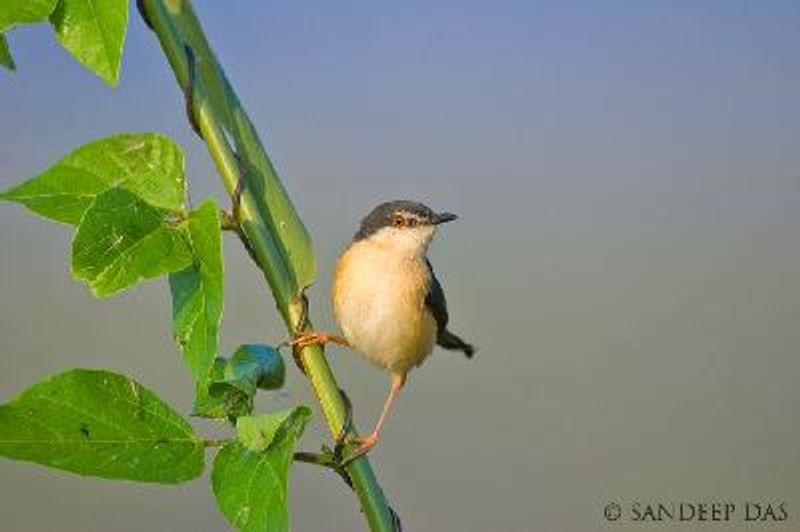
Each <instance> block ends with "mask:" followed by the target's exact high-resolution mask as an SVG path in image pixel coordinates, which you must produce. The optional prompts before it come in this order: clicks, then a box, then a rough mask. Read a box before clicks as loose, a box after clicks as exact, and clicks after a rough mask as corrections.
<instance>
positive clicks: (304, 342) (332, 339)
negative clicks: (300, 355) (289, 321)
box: [289, 331, 350, 349]
mask: <svg viewBox="0 0 800 532" xmlns="http://www.w3.org/2000/svg"><path fill="white" fill-rule="evenodd" d="M328 343H334V344H339V345H342V346H344V347H350V342H348V341H347V338H344V337H342V336H339V335H338V334H331V333H326V332H322V331H305V332H303V333H301V334H299V335H297V336H295V338H294V340H292V341H291V342H289V345H290V346H292V347H293V348H295V349H302V348H304V347H307V346H309V345H325V344H328Z"/></svg>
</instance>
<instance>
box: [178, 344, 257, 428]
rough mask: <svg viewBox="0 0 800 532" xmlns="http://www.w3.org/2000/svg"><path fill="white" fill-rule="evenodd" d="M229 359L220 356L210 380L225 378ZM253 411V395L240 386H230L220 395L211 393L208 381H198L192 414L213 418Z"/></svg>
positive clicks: (212, 369) (244, 414) (235, 416)
mask: <svg viewBox="0 0 800 532" xmlns="http://www.w3.org/2000/svg"><path fill="white" fill-rule="evenodd" d="M226 363H227V361H226V360H225V359H224V358H222V357H218V358H217V359H215V360H214V366H213V367H212V368H211V377H210V382H211V383H213V382H215V381H218V380H224V379H225V365H226ZM252 411H253V396H252V395H247V394H245V393H242V392H241V391H240V390H239V389H238V388H235V387H228V388H226V389H224V390H222V391H221V392H220V393H219V394H218V395H211V393H210V392H209V383H208V382H198V383H197V384H196V386H195V400H194V408H193V410H192V415H194V416H199V417H205V418H211V419H228V420H230V421H231V422H235V421H236V418H239V417H241V416H246V415H249V414H250V413H251V412H252Z"/></svg>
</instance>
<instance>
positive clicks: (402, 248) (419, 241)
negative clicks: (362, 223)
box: [367, 225, 436, 259]
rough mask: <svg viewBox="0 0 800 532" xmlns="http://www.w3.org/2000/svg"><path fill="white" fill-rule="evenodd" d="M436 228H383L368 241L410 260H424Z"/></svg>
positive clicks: (424, 226) (429, 226)
mask: <svg viewBox="0 0 800 532" xmlns="http://www.w3.org/2000/svg"><path fill="white" fill-rule="evenodd" d="M434 234H436V226H433V225H421V226H418V227H414V228H410V227H400V228H398V227H383V228H381V229H379V230H378V231H376V232H375V233H373V234H372V235H370V236H369V237H368V238H367V240H369V241H371V242H373V243H375V244H378V245H380V246H381V247H384V248H387V249H392V250H393V251H396V252H397V253H399V254H402V255H404V256H406V257H408V258H415V259H422V258H424V257H425V254H426V253H427V252H428V247H430V245H431V240H433V235H434Z"/></svg>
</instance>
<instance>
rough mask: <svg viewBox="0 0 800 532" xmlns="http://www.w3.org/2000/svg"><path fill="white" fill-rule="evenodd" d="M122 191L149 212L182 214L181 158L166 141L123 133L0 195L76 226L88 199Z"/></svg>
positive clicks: (82, 149)
mask: <svg viewBox="0 0 800 532" xmlns="http://www.w3.org/2000/svg"><path fill="white" fill-rule="evenodd" d="M114 187H120V188H124V189H126V190H128V191H130V192H132V193H134V194H136V195H137V196H140V197H141V198H142V200H144V201H145V202H147V203H149V204H150V205H152V206H154V207H158V208H161V209H166V210H171V211H182V210H183V208H184V201H185V197H186V183H185V178H184V159H183V152H182V151H181V149H180V147H178V145H177V144H175V143H174V142H173V141H172V139H170V138H169V137H166V136H164V135H160V134H157V133H123V134H121V135H115V136H113V137H108V138H105V139H101V140H98V141H95V142H92V143H89V144H86V145H85V146H82V147H80V148H78V149H77V150H75V151H74V152H72V153H70V154H69V155H67V156H66V157H64V158H63V159H61V160H60V161H59V162H57V163H56V164H55V165H53V166H52V167H51V168H50V169H48V170H47V171H45V172H44V173H42V174H40V175H38V176H36V177H34V178H33V179H30V180H29V181H26V182H24V183H22V184H20V185H17V186H16V187H14V188H12V189H10V190H8V191H7V192H5V193H3V194H0V199H5V200H9V201H14V202H17V203H21V204H23V205H25V206H26V207H28V208H29V209H30V210H32V211H33V212H35V213H37V214H39V215H41V216H44V217H46V218H50V219H52V220H55V221H57V222H63V223H68V224H71V225H77V224H79V223H80V221H81V218H82V217H83V214H84V213H85V212H86V209H88V208H89V205H91V203H92V201H94V198H95V197H96V196H97V195H98V194H100V193H102V192H105V191H107V190H109V189H111V188H114Z"/></svg>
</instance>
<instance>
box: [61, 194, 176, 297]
mask: <svg viewBox="0 0 800 532" xmlns="http://www.w3.org/2000/svg"><path fill="white" fill-rule="evenodd" d="M191 262H192V254H191V250H190V248H189V245H188V243H187V242H186V239H185V235H184V234H183V231H182V230H181V227H180V226H179V225H178V224H177V223H175V222H174V221H172V220H170V214H169V213H167V212H165V211H162V210H159V209H155V208H153V207H151V206H150V205H148V204H147V203H145V202H144V201H143V200H141V199H140V198H139V197H137V196H135V195H134V194H133V193H131V192H128V191H127V190H125V189H122V188H112V189H111V190H109V191H107V192H103V193H102V194H100V195H99V196H97V198H95V200H94V202H93V203H92V205H91V207H89V210H88V211H86V214H85V215H84V216H83V220H82V221H81V225H80V226H79V227H78V231H77V233H76V234H75V240H74V241H73V242H72V273H73V275H74V276H75V278H76V279H80V280H84V281H86V282H87V284H88V285H89V287H90V288H91V289H92V291H93V292H94V293H95V295H97V296H108V295H111V294H114V293H116V292H119V291H121V290H124V289H125V288H128V287H130V286H132V285H133V284H135V283H137V282H138V281H140V280H142V279H151V278H153V277H157V276H159V275H163V274H165V273H171V272H176V271H179V270H182V269H183V268H185V267H186V266H187V265H188V264H191Z"/></svg>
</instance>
